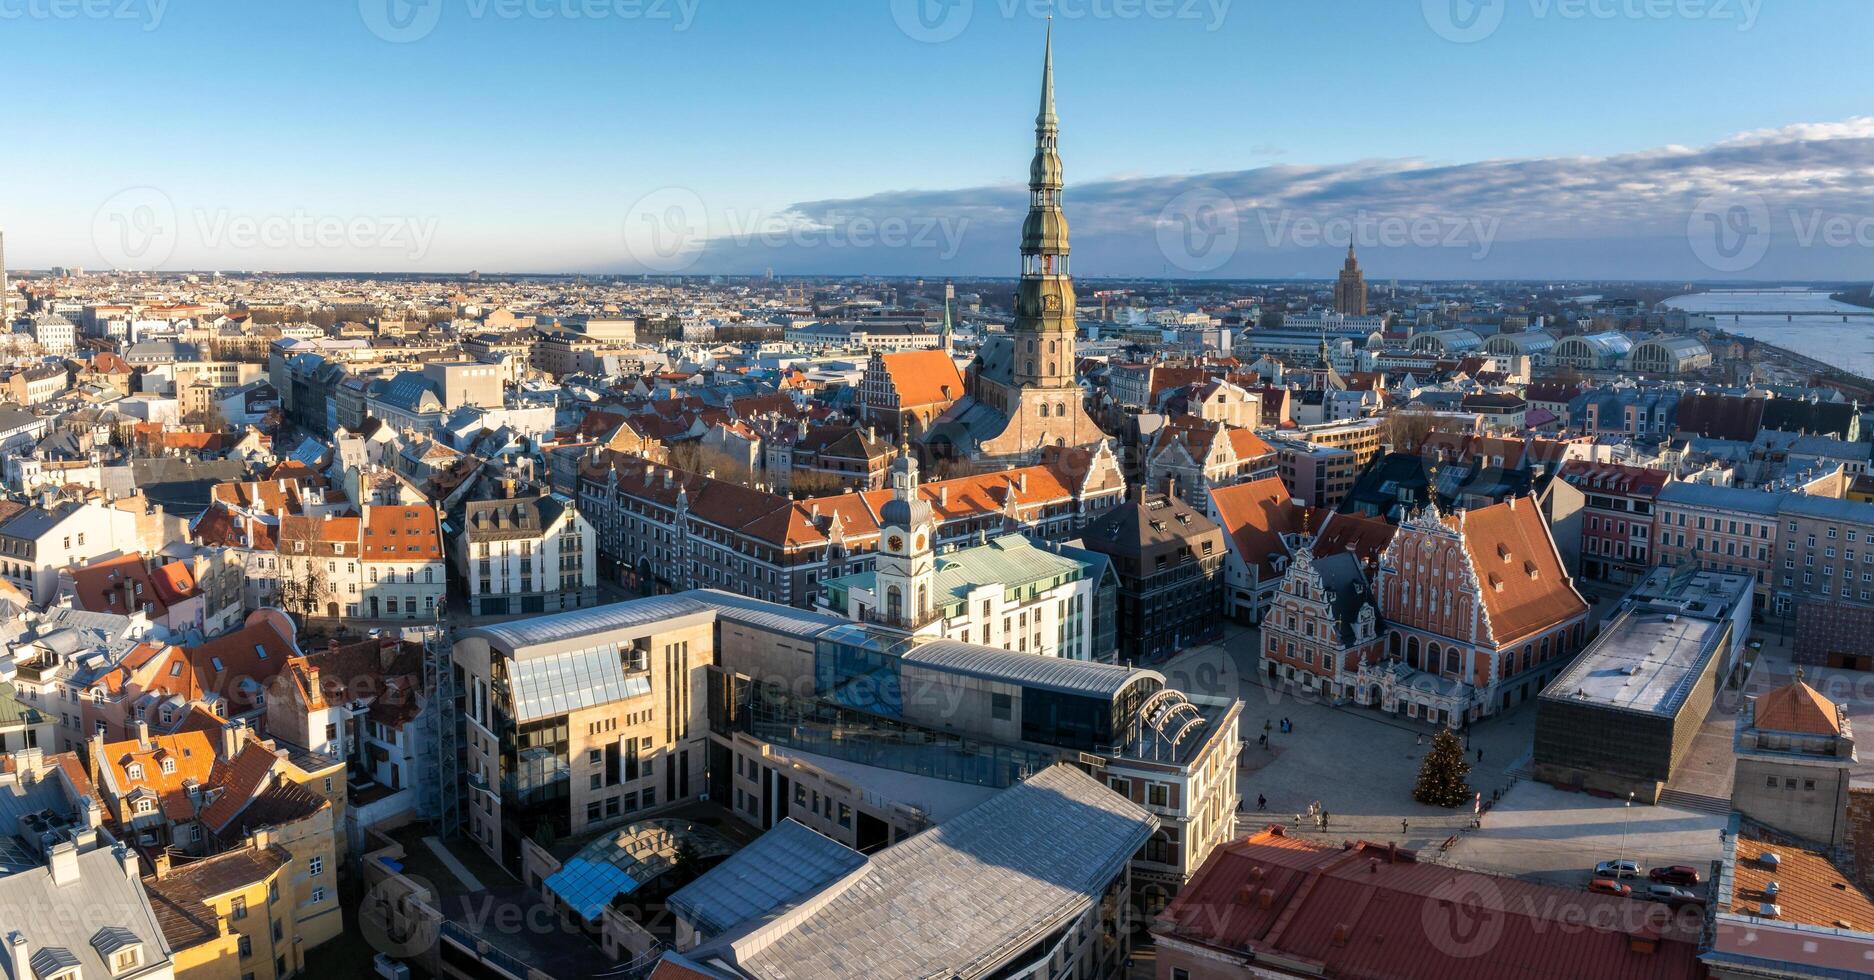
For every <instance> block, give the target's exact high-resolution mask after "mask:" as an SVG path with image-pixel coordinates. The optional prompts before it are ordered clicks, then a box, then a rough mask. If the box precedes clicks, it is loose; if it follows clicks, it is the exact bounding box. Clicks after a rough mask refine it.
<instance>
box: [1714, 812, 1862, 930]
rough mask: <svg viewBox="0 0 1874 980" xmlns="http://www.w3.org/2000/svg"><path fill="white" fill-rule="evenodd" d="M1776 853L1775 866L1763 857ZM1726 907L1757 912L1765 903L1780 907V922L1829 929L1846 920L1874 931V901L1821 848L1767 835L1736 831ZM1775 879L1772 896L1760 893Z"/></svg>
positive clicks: (1851, 924)
mask: <svg viewBox="0 0 1874 980" xmlns="http://www.w3.org/2000/svg"><path fill="white" fill-rule="evenodd" d="M1765 852H1772V853H1774V854H1776V867H1775V868H1771V867H1770V866H1769V865H1767V864H1765V863H1763V861H1762V860H1761V858H1762V857H1763V855H1764V853H1765ZM1731 873H1732V884H1731V901H1730V903H1729V904H1728V905H1727V908H1728V909H1730V910H1734V911H1738V912H1745V913H1753V914H1754V913H1755V912H1756V911H1757V909H1758V907H1759V906H1761V905H1762V904H1763V903H1765V902H1769V901H1774V902H1775V903H1776V904H1777V905H1780V906H1782V908H1783V914H1782V915H1781V916H1779V917H1778V921H1782V922H1799V923H1803V924H1805V925H1812V926H1830V927H1833V926H1835V924H1836V923H1837V922H1845V923H1847V925H1848V928H1851V929H1854V930H1856V931H1859V932H1874V901H1870V900H1869V899H1868V895H1867V893H1866V892H1864V891H1862V890H1861V889H1860V888H1859V887H1857V886H1856V885H1855V883H1854V882H1853V881H1851V880H1850V879H1849V878H1848V876H1847V875H1846V874H1843V873H1842V870H1841V869H1840V868H1838V867H1836V866H1835V863H1834V862H1833V861H1830V860H1829V859H1828V856H1827V855H1826V854H1823V853H1822V852H1820V851H1812V850H1809V849H1807V848H1802V847H1796V846H1793V845H1790V844H1787V843H1781V842H1777V841H1773V840H1770V839H1768V838H1767V836H1766V835H1747V834H1744V833H1740V834H1738V835H1737V859H1736V861H1734V862H1733V863H1732V865H1731ZM1772 881H1774V882H1776V897H1775V899H1774V900H1773V899H1771V898H1770V896H1769V895H1767V894H1766V893H1765V892H1764V889H1765V887H1766V886H1768V885H1769V884H1770V882H1772Z"/></svg>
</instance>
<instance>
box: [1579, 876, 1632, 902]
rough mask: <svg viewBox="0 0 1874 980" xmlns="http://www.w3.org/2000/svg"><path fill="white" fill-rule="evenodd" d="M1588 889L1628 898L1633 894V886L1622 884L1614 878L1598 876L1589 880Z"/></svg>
mask: <svg viewBox="0 0 1874 980" xmlns="http://www.w3.org/2000/svg"><path fill="white" fill-rule="evenodd" d="M1588 891H1591V892H1599V893H1601V894H1603V895H1618V896H1620V897H1621V898H1626V897H1628V896H1630V895H1632V894H1633V886H1631V885H1624V884H1621V883H1620V882H1618V881H1615V880H1614V879H1612V878H1596V879H1594V880H1593V881H1590V882H1588Z"/></svg>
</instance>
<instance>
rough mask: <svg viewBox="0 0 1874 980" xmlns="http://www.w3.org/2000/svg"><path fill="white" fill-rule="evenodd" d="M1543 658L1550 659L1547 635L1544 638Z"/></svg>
mask: <svg viewBox="0 0 1874 980" xmlns="http://www.w3.org/2000/svg"><path fill="white" fill-rule="evenodd" d="M1542 659H1544V660H1547V659H1549V638H1548V637H1546V636H1545V637H1543V638H1542Z"/></svg>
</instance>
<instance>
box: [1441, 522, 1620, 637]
mask: <svg viewBox="0 0 1874 980" xmlns="http://www.w3.org/2000/svg"><path fill="white" fill-rule="evenodd" d="M1445 523H1446V524H1448V525H1450V526H1451V527H1453V528H1456V529H1457V530H1458V533H1459V534H1460V535H1461V536H1462V537H1463V538H1464V545H1465V547H1466V548H1467V549H1468V550H1469V551H1470V556H1471V567H1472V568H1473V569H1475V570H1476V573H1477V581H1478V584H1479V585H1480V586H1482V589H1483V597H1484V612H1485V613H1486V614H1487V615H1489V617H1490V630H1491V633H1492V635H1493V636H1494V637H1495V639H1496V642H1497V643H1498V644H1499V645H1504V646H1507V645H1509V644H1511V643H1514V642H1516V641H1518V640H1521V639H1522V638H1523V637H1525V636H1527V635H1529V634H1531V633H1536V632H1539V631H1541V630H1545V629H1548V628H1550V627H1552V626H1555V625H1557V624H1559V623H1563V622H1566V621H1568V620H1570V619H1573V618H1574V617H1576V616H1579V615H1582V614H1584V613H1586V612H1587V611H1588V604H1587V603H1586V602H1585V601H1583V600H1582V598H1581V596H1580V594H1579V593H1577V592H1576V591H1575V588H1574V586H1573V585H1572V584H1571V583H1570V582H1569V581H1568V572H1567V570H1565V569H1564V568H1563V567H1562V561H1561V556H1560V555H1558V554H1556V551H1555V543H1554V540H1553V539H1552V538H1550V537H1549V527H1548V524H1547V522H1545V521H1543V519H1542V512H1541V510H1539V509H1538V508H1537V507H1536V505H1535V502H1534V501H1533V500H1529V499H1523V500H1521V501H1520V502H1519V501H1518V500H1517V499H1516V498H1511V499H1509V500H1506V501H1504V502H1503V503H1500V504H1492V505H1491V506H1489V507H1484V508H1480V509H1478V510H1473V511H1468V512H1464V513H1461V514H1453V515H1450V516H1447V517H1446V518H1445Z"/></svg>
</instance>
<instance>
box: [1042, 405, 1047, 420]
mask: <svg viewBox="0 0 1874 980" xmlns="http://www.w3.org/2000/svg"><path fill="white" fill-rule="evenodd" d="M1041 417H1042V418H1044V419H1045V418H1047V417H1048V403H1047V402H1042V403H1041Z"/></svg>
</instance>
